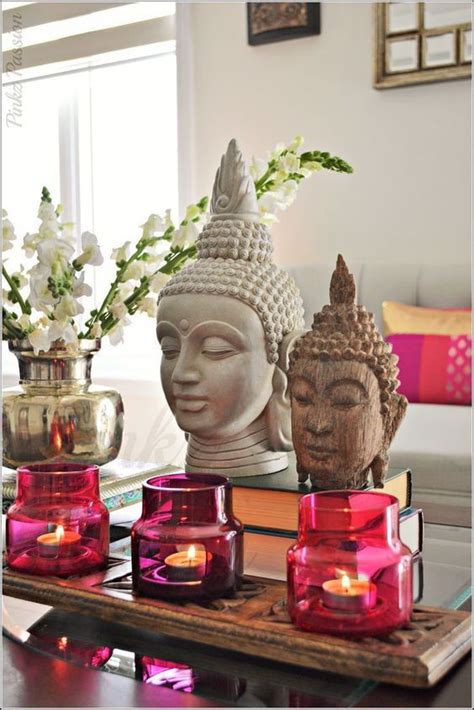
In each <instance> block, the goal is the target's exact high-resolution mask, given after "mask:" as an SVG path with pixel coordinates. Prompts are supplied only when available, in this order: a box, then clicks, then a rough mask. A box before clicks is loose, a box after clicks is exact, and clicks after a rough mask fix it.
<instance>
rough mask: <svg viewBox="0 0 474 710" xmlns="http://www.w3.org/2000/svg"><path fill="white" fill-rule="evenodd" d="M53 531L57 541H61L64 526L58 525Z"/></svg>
mask: <svg viewBox="0 0 474 710" xmlns="http://www.w3.org/2000/svg"><path fill="white" fill-rule="evenodd" d="M54 533H55V535H56V540H57V541H58V542H61V540H62V539H63V537H64V528H63V526H62V525H58V526H57V528H56V530H55V531H54Z"/></svg>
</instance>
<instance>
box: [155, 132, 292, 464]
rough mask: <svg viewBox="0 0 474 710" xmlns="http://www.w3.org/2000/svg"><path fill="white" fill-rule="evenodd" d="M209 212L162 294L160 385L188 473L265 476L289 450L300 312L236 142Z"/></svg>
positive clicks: (223, 164)
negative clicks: (192, 255)
mask: <svg viewBox="0 0 474 710" xmlns="http://www.w3.org/2000/svg"><path fill="white" fill-rule="evenodd" d="M211 214H212V217H211V220H210V221H209V222H208V224H207V225H206V226H205V227H204V229H203V231H202V233H201V234H200V236H199V237H198V240H197V259H196V261H195V262H193V263H192V264H190V265H189V266H187V267H185V268H184V269H183V270H182V271H181V272H180V273H178V274H176V275H174V276H173V277H172V278H171V279H170V281H169V282H168V283H167V285H166V286H165V287H164V288H163V289H162V291H161V293H160V296H159V305H158V314H157V336H158V339H159V342H160V345H161V349H162V353H163V356H162V362H161V380H162V384H163V389H164V392H165V395H166V399H167V401H168V404H169V406H170V407H171V409H172V411H173V413H174V415H175V417H176V421H177V423H178V426H179V427H180V428H181V429H183V430H184V431H185V432H186V434H187V435H188V450H187V456H186V470H187V471H190V472H212V473H223V474H225V475H229V476H232V475H236V476H246V475H259V474H263V473H272V472H275V471H279V470H282V469H283V468H286V466H287V457H286V454H285V453H284V452H285V451H288V450H290V449H291V448H292V444H291V422H290V400H289V393H288V381H287V377H286V370H287V367H288V356H289V352H290V350H291V347H292V344H293V342H294V340H295V339H296V338H297V337H298V336H299V335H301V332H302V331H301V329H302V327H303V308H302V301H301V298H300V295H299V292H298V289H297V288H296V285H295V283H294V281H293V280H292V279H291V277H290V276H289V275H288V274H287V273H285V272H284V271H282V270H280V269H278V268H277V267H276V265H275V264H274V263H273V261H272V252H273V245H272V241H271V237H270V234H269V232H268V229H267V227H265V226H264V225H262V224H259V221H258V205H257V196H256V192H255V186H254V184H253V181H252V178H251V177H250V176H249V174H248V172H247V169H246V166H245V164H244V161H243V159H242V154H241V152H240V151H239V149H238V146H237V143H236V141H235V140H232V141H231V142H230V143H229V146H228V149H227V152H226V154H225V155H224V156H223V157H222V161H221V165H220V168H219V170H218V171H217V175H216V180H215V184H214V190H213V195H212V201H211Z"/></svg>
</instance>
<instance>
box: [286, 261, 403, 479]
mask: <svg viewBox="0 0 474 710" xmlns="http://www.w3.org/2000/svg"><path fill="white" fill-rule="evenodd" d="M355 293H356V291H355V282H354V278H353V276H352V274H350V273H349V271H348V269H347V266H346V264H345V262H344V259H343V258H342V256H341V255H339V257H338V260H337V266H336V270H335V271H334V273H333V276H332V279H331V286H330V300H331V304H330V305H327V306H324V308H323V310H322V311H321V312H320V313H317V314H316V315H315V316H314V322H313V326H312V330H311V331H309V332H308V333H306V334H305V335H304V336H303V337H302V338H300V339H299V340H298V341H297V343H296V345H295V348H294V350H293V352H292V353H291V355H290V368H289V378H290V385H291V407H292V431H293V444H294V447H295V451H296V458H297V470H298V478H299V480H300V481H301V482H304V481H306V480H307V478H308V476H309V477H310V479H311V483H312V484H313V485H315V486H317V487H318V488H323V489H333V488H334V489H340V488H360V487H362V486H364V485H366V483H367V480H368V474H369V472H370V471H371V472H372V478H373V482H374V485H376V486H381V485H383V480H384V477H385V472H386V469H387V465H388V456H387V449H388V447H389V445H390V443H391V441H392V439H393V437H394V435H395V433H396V431H397V429H398V427H399V425H400V422H401V420H402V418H403V416H404V414H405V410H406V406H407V400H406V399H405V397H404V396H403V395H400V394H398V393H397V391H396V390H397V388H398V385H399V382H398V380H397V375H398V369H397V367H396V364H397V361H398V358H397V357H396V355H393V354H392V352H391V345H389V344H387V343H385V342H384V340H383V338H382V336H381V335H380V333H378V331H377V329H376V326H375V322H374V316H373V315H372V314H371V313H368V312H367V311H366V309H365V308H364V307H363V306H356V305H355Z"/></svg>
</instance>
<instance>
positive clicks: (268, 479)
mask: <svg viewBox="0 0 474 710" xmlns="http://www.w3.org/2000/svg"><path fill="white" fill-rule="evenodd" d="M232 483H233V506H234V512H235V515H236V516H237V518H239V520H241V522H242V523H243V524H244V527H245V533H246V534H245V542H244V544H245V559H246V570H247V572H248V573H249V574H252V573H255V571H256V570H259V573H260V574H261V575H263V574H264V575H265V576H268V577H281V575H282V574H285V573H286V569H285V565H286V552H287V550H288V548H289V547H290V546H291V545H292V544H293V542H294V540H295V539H296V537H297V530H298V500H299V498H300V497H301V496H303V495H305V494H306V493H314V492H316V490H317V489H315V488H311V486H310V485H308V484H301V483H298V475H297V472H296V467H295V460H294V455H290V465H289V467H288V468H287V469H285V470H284V471H280V472H278V473H272V474H269V475H266V476H249V477H243V478H233V479H232ZM363 490H370V491H374V492H375V493H377V492H380V493H389V494H390V495H393V496H395V497H396V498H398V501H399V504H400V538H401V540H402V542H404V544H405V545H406V546H407V547H408V548H409V549H410V550H411V553H412V555H413V557H414V558H415V559H417V558H418V557H419V554H420V552H421V551H422V549H423V512H422V510H421V509H419V508H413V507H412V506H411V502H412V475H411V471H410V470H409V469H389V471H388V473H387V476H386V479H385V484H384V487H383V489H382V488H377V489H374V488H373V487H372V486H367V487H366V488H365V489H363ZM415 567H418V565H415ZM420 567H421V566H420ZM415 572H416V573H415V578H417V577H420V579H419V581H417V582H416V583H415V587H416V589H415V596H419V593H420V585H421V575H420V574H419V572H418V571H416V570H415Z"/></svg>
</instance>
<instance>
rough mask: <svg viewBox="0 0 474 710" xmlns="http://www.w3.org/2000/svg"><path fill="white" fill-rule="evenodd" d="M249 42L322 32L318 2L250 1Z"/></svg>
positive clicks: (256, 43) (248, 7) (248, 19)
mask: <svg viewBox="0 0 474 710" xmlns="http://www.w3.org/2000/svg"><path fill="white" fill-rule="evenodd" d="M247 29H248V43H249V44H250V45H252V46H254V45H259V44H268V43H270V42H281V41H282V40H286V39H296V38H298V37H308V36H310V35H319V34H320V33H321V3H319V2H248V3H247Z"/></svg>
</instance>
